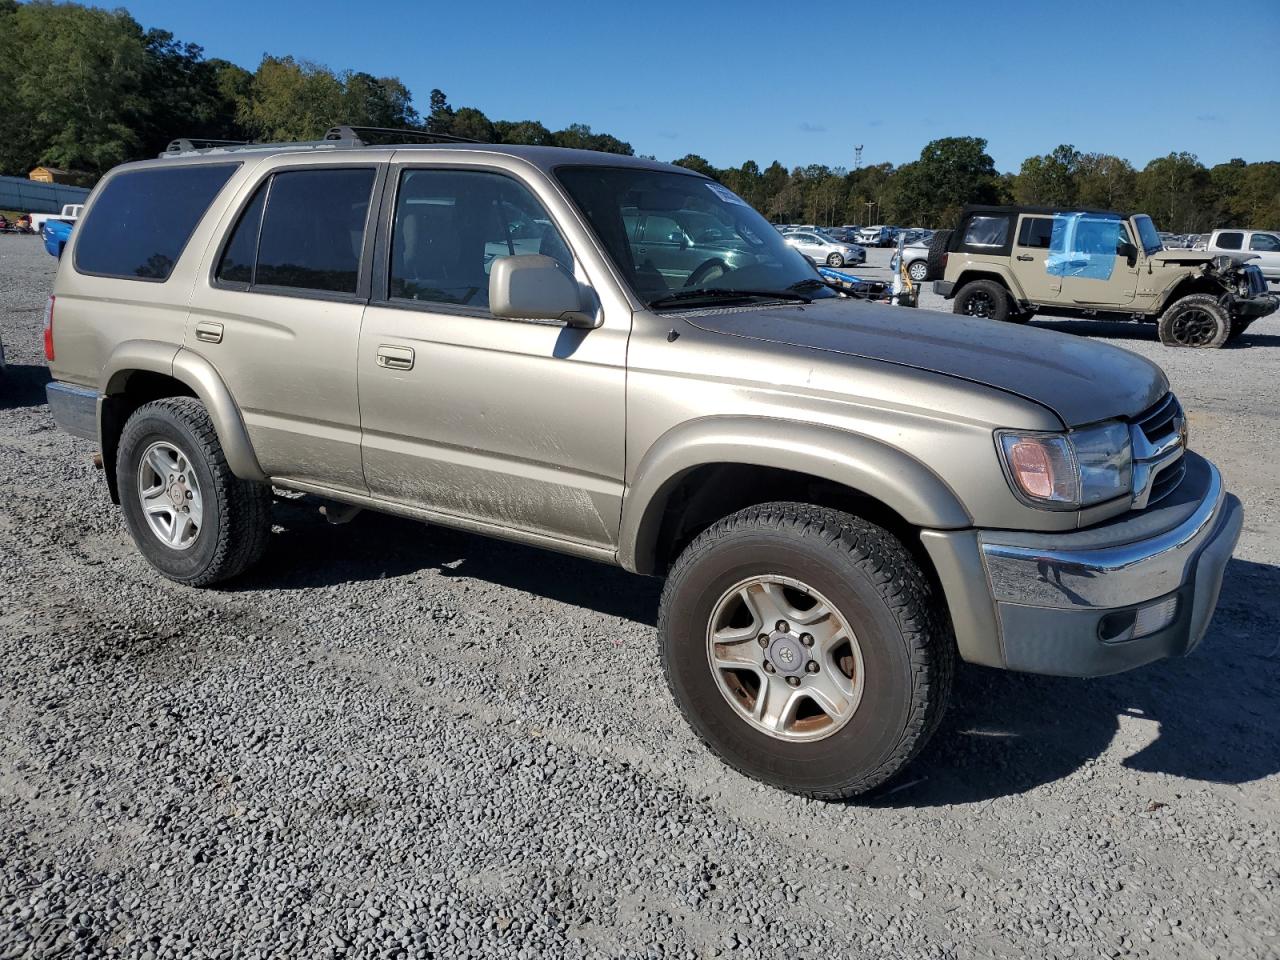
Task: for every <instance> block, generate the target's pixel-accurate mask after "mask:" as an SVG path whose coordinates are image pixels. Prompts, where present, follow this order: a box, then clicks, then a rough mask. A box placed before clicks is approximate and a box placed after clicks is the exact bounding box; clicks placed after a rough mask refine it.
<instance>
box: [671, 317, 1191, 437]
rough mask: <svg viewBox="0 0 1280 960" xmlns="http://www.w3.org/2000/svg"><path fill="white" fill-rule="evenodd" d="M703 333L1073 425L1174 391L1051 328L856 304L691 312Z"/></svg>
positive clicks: (1154, 370) (1121, 354) (1127, 359)
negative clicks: (838, 359)
mask: <svg viewBox="0 0 1280 960" xmlns="http://www.w3.org/2000/svg"><path fill="white" fill-rule="evenodd" d="M684 319H685V320H687V321H688V322H689V323H691V324H693V325H694V326H696V327H699V328H700V329H703V330H707V331H710V332H713V333H720V334H726V335H730V336H738V337H747V338H750V339H754V340H761V341H765V342H768V343H783V344H789V345H791V346H798V347H808V348H810V349H814V350H824V351H830V352H833V353H841V354H845V355H847V356H852V357H860V358H863V359H867V360H879V361H883V362H885V363H895V364H900V365H902V366H905V367H912V368H914V369H916V370H925V371H928V372H931V373H937V374H941V375H943V376H948V377H958V378H960V379H963V380H968V381H971V382H973V383H980V384H984V385H985V386H988V387H993V388H995V389H997V390H1003V391H1005V392H1007V393H1012V394H1015V395H1017V396H1020V397H1024V398H1026V399H1028V400H1031V401H1034V402H1035V403H1039V404H1040V405H1042V406H1044V407H1048V408H1049V409H1050V410H1052V411H1053V412H1054V413H1055V414H1057V415H1058V417H1059V418H1060V419H1061V420H1062V422H1063V423H1064V424H1066V425H1067V426H1069V427H1076V426H1082V425H1084V424H1087V423H1093V422H1094V421H1097V420H1105V419H1107V418H1109V417H1131V416H1135V415H1137V414H1139V413H1141V412H1142V411H1144V410H1146V409H1147V408H1148V407H1150V406H1151V405H1152V404H1154V403H1155V402H1156V401H1157V400H1159V399H1160V398H1161V397H1162V396H1164V395H1165V393H1167V392H1168V390H1169V381H1168V380H1167V379H1166V378H1165V375H1164V372H1163V371H1162V370H1161V369H1160V368H1159V367H1157V366H1156V365H1155V364H1154V363H1151V362H1150V361H1149V360H1146V359H1144V358H1142V357H1140V356H1138V355H1137V354H1133V353H1130V352H1129V351H1127V350H1121V349H1119V348H1118V347H1111V346H1107V345H1106V344H1102V343H1094V342H1092V341H1090V340H1085V339H1082V338H1080V337H1074V336H1071V335H1069V334H1065V333H1056V332H1054V331H1052V330H1037V329H1034V328H1030V327H1023V326H1019V325H1017V324H1012V323H997V322H996V321H993V320H977V319H973V318H969V317H960V316H956V315H954V314H949V313H939V312H936V311H932V310H912V309H909V308H905V307H890V306H885V305H881V304H875V303H863V302H859V301H850V300H818V301H815V302H814V303H811V304H808V305H807V306H803V307H797V306H789V305H788V306H779V307H773V308H764V309H761V308H748V309H744V310H716V311H707V312H700V311H691V312H689V313H686V314H684Z"/></svg>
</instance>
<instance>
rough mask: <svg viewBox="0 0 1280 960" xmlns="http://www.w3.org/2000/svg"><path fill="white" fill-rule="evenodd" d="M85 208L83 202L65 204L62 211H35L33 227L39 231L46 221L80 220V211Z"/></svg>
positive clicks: (32, 216) (32, 217) (32, 219)
mask: <svg viewBox="0 0 1280 960" xmlns="http://www.w3.org/2000/svg"><path fill="white" fill-rule="evenodd" d="M83 209H84V204H83V203H68V204H64V205H63V207H62V212H61V213H33V214H32V215H31V229H32V230H34V231H35V232H36V233H39V232H40V231H41V230H42V229H43V227H44V225H45V222H46V221H49V220H79V219H80V211H82V210H83Z"/></svg>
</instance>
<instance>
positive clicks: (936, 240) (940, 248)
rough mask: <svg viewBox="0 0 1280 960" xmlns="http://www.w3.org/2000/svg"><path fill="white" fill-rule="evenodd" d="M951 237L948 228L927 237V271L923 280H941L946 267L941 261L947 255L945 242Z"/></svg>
mask: <svg viewBox="0 0 1280 960" xmlns="http://www.w3.org/2000/svg"><path fill="white" fill-rule="evenodd" d="M950 239H951V231H950V230H939V231H938V232H937V233H935V234H934V235H933V236H932V237H930V238H929V259H928V261H927V262H928V264H929V272H928V273H926V274H925V277H924V278H925V280H942V279H943V275H944V274H945V273H946V270H947V267H946V264H945V263H944V262H943V261H944V259H945V258H946V255H947V243H948V241H950Z"/></svg>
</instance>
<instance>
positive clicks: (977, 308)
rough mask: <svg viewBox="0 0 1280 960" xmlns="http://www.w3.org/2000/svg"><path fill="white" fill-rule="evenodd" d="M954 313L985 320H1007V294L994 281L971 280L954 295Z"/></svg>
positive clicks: (1008, 307) (1008, 305) (1008, 304)
mask: <svg viewBox="0 0 1280 960" xmlns="http://www.w3.org/2000/svg"><path fill="white" fill-rule="evenodd" d="M952 309H953V310H954V311H955V312H956V313H962V314H964V315H965V316H968V317H983V318H984V319H987V320H1008V319H1009V309H1010V303H1009V294H1008V291H1006V290H1005V288H1004V287H1002V286H1000V284H998V283H996V282H995V281H994V280H972V281H970V282H969V283H966V284H965V285H964V286H963V287H961V288H960V292H959V293H957V294H956V300H955V306H954V307H953V308H952Z"/></svg>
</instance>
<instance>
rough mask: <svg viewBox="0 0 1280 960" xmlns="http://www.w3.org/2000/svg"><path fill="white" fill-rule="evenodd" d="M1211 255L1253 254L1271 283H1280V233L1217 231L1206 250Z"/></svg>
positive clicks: (1210, 238)
mask: <svg viewBox="0 0 1280 960" xmlns="http://www.w3.org/2000/svg"><path fill="white" fill-rule="evenodd" d="M1206 249H1208V251H1209V252H1210V253H1246V254H1253V255H1254V256H1255V257H1256V258H1257V259H1254V260H1251V261H1250V262H1251V263H1254V264H1257V267H1258V269H1259V270H1261V271H1262V275H1263V276H1264V277H1266V278H1267V280H1268V282H1270V283H1280V231H1278V230H1215V231H1213V234H1212V235H1211V236H1210V237H1209V244H1208V247H1207V248H1206Z"/></svg>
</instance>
